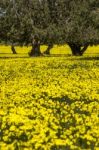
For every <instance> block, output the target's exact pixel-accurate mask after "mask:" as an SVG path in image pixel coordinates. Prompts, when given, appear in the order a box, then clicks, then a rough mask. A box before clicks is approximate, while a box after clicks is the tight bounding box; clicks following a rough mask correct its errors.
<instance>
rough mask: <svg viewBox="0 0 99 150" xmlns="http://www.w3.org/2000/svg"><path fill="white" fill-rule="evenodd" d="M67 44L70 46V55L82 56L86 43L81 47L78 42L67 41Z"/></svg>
mask: <svg viewBox="0 0 99 150" xmlns="http://www.w3.org/2000/svg"><path fill="white" fill-rule="evenodd" d="M68 45H69V47H70V48H71V51H72V55H74V56H82V55H83V53H84V52H85V51H86V49H87V47H88V44H86V45H85V46H84V47H83V48H82V46H81V45H80V44H75V43H68Z"/></svg>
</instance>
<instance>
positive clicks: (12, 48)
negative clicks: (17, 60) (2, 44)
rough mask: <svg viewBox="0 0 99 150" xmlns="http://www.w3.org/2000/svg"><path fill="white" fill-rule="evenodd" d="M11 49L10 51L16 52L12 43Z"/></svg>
mask: <svg viewBox="0 0 99 150" xmlns="http://www.w3.org/2000/svg"><path fill="white" fill-rule="evenodd" d="M11 50H12V53H13V54H17V52H16V50H15V47H14V45H12V46H11Z"/></svg>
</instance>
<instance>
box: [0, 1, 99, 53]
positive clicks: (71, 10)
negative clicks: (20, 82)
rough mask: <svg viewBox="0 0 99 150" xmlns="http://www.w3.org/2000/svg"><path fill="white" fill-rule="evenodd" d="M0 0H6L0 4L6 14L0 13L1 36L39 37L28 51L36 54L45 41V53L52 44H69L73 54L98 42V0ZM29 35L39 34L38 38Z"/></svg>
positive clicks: (23, 39)
mask: <svg viewBox="0 0 99 150" xmlns="http://www.w3.org/2000/svg"><path fill="white" fill-rule="evenodd" d="M1 2H3V3H4V2H5V6H1V8H2V9H3V11H2V12H3V13H4V12H6V15H3V16H2V15H1V16H2V17H1V18H2V22H1V23H0V31H1V30H2V27H3V24H4V27H3V30H2V32H1V34H2V35H1V37H2V39H3V40H4V41H7V42H10V43H14V44H15V43H17V44H19V45H28V44H30V43H32V41H38V42H36V44H35V46H34V44H33V43H32V50H31V54H30V55H34V54H36V51H38V52H39V54H38V55H40V54H41V52H40V45H42V44H46V45H48V48H47V50H46V51H45V53H47V54H49V53H50V49H51V48H52V47H53V45H54V44H68V45H69V46H70V48H71V51H72V54H73V55H83V53H84V52H85V51H86V49H87V47H88V46H89V45H94V44H98V43H99V1H96V0H87V1H86V0H71V1H70V0H61V1H60V0H53V1H52V0H27V1H25V0H20V1H19V0H1ZM1 2H0V3H1ZM5 8H7V9H6V11H5ZM1 26H2V27H1ZM5 33H7V34H5ZM32 37H38V39H39V40H37V39H35V38H34V39H33V38H32ZM0 41H1V40H0ZM34 43H35V42H34ZM36 46H37V47H38V48H37V47H36ZM34 47H36V48H34ZM33 51H34V52H33Z"/></svg>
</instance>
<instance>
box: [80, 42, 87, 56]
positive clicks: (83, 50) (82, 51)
mask: <svg viewBox="0 0 99 150" xmlns="http://www.w3.org/2000/svg"><path fill="white" fill-rule="evenodd" d="M88 46H89V44H86V45H85V46H84V47H83V48H82V50H81V53H82V55H83V54H84V52H85V51H86V49H87V48H88Z"/></svg>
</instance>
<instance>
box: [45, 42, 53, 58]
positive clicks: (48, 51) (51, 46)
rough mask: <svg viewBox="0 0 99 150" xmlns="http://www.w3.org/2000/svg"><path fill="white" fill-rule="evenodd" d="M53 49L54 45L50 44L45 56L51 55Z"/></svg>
mask: <svg viewBox="0 0 99 150" xmlns="http://www.w3.org/2000/svg"><path fill="white" fill-rule="evenodd" d="M52 48H53V44H51V43H50V44H49V45H48V47H47V49H46V50H45V52H44V54H48V55H50V50H51V49H52Z"/></svg>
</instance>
